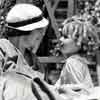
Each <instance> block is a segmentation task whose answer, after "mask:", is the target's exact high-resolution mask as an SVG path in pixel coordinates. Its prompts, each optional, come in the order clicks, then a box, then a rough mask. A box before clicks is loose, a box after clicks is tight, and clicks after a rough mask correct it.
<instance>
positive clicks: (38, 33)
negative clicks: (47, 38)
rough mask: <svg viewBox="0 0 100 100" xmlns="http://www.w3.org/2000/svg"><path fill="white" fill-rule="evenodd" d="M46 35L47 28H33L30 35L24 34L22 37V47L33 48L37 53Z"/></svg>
mask: <svg viewBox="0 0 100 100" xmlns="http://www.w3.org/2000/svg"><path fill="white" fill-rule="evenodd" d="M44 35H45V28H41V29H36V30H33V31H32V32H31V33H30V34H29V35H26V36H22V37H21V39H20V48H22V49H25V48H31V49H32V52H33V53H36V51H37V49H38V48H39V45H40V43H41V41H42V39H43V37H44Z"/></svg>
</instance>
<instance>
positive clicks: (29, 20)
mask: <svg viewBox="0 0 100 100" xmlns="http://www.w3.org/2000/svg"><path fill="white" fill-rule="evenodd" d="M42 19H43V15H42V14H41V15H40V16H38V17H34V18H31V19H28V20H24V21H20V22H15V23H8V26H11V27H21V26H25V25H28V24H32V23H36V22H38V21H41V20H42Z"/></svg>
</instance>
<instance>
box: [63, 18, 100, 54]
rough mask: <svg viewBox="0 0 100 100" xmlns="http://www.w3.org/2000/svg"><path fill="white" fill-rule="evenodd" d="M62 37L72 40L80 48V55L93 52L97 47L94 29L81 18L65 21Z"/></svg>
mask: <svg viewBox="0 0 100 100" xmlns="http://www.w3.org/2000/svg"><path fill="white" fill-rule="evenodd" d="M62 35H63V36H64V37H65V38H72V39H73V40H74V41H75V43H76V45H77V46H80V47H81V49H80V51H82V52H81V53H84V52H85V53H87V52H89V51H91V52H92V51H94V50H96V49H97V48H98V46H99V36H98V33H97V30H96V28H95V27H94V26H93V25H92V24H91V23H90V22H89V21H86V20H85V19H83V18H78V17H77V18H75V17H73V18H71V19H68V20H66V21H65V23H64V26H63V30H62Z"/></svg>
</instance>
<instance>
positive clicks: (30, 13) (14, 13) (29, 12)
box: [6, 4, 42, 23]
mask: <svg viewBox="0 0 100 100" xmlns="http://www.w3.org/2000/svg"><path fill="white" fill-rule="evenodd" d="M41 14H42V11H41V10H40V9H39V8H38V7H36V6H34V5H31V4H17V5H15V6H14V7H13V8H12V9H11V10H10V11H9V13H8V15H7V18H6V21H7V22H8V23H16V22H20V21H24V20H28V19H32V18H34V17H38V16H39V15H41Z"/></svg>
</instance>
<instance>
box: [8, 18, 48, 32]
mask: <svg viewBox="0 0 100 100" xmlns="http://www.w3.org/2000/svg"><path fill="white" fill-rule="evenodd" d="M48 24H49V21H48V20H47V19H46V18H43V19H42V20H41V21H39V22H36V23H32V24H28V25H25V26H21V27H11V26H8V27H9V28H13V29H17V30H21V31H32V30H35V29H38V28H43V27H46V26H47V25H48Z"/></svg>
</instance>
